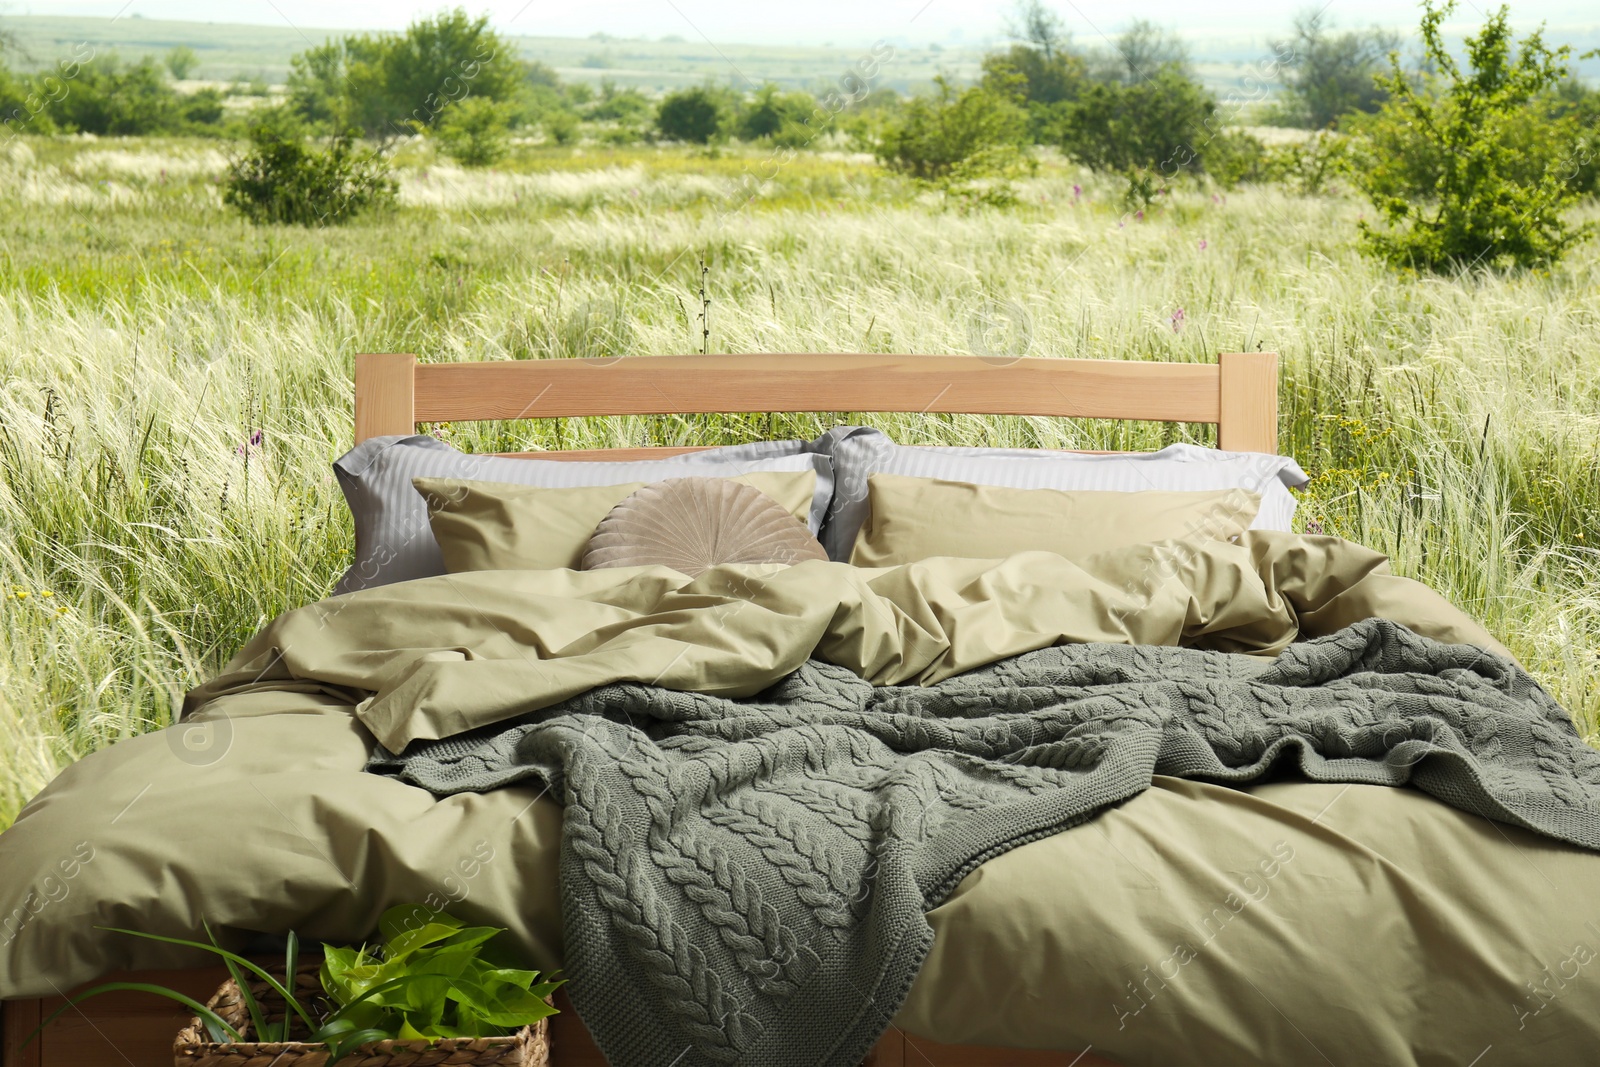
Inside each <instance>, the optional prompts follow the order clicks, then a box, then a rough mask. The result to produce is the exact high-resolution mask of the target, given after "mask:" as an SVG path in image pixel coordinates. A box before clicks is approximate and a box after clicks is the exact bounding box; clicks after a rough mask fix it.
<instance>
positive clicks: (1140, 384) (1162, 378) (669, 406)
mask: <svg viewBox="0 0 1600 1067" xmlns="http://www.w3.org/2000/svg"><path fill="white" fill-rule="evenodd" d="M1277 377H1278V362H1277V356H1276V355H1274V354H1272V353H1266V352H1241V353H1227V354H1223V355H1221V356H1219V357H1218V360H1217V362H1216V363H1159V362H1147V361H1132V360H1100V359H1056V358H1047V357H1036V356H1031V357H1022V358H1016V359H998V358H990V357H980V356H938V355H929V356H912V355H880V354H869V355H851V354H845V353H828V354H812V353H771V354H761V355H688V356H626V357H618V358H615V359H603V360H587V359H530V360H502V361H495V362H486V363H418V362H417V360H416V357H415V356H412V355H392V354H363V355H358V356H357V357H356V440H357V441H358V442H359V441H363V440H366V439H367V438H368V437H375V436H378V435H380V434H399V433H411V432H414V430H415V427H416V424H417V423H418V422H465V421H476V420H496V419H533V418H564V417H573V416H586V415H670V414H712V413H739V412H820V411H861V412H877V411H882V412H930V413H932V412H937V413H941V414H974V415H1043V416H1056V417H1065V418H1099V419H1137V420H1149V421H1158V422H1202V423H1215V424H1216V425H1217V427H1218V433H1217V439H1218V444H1219V447H1221V448H1224V449H1228V450H1230V451H1239V452H1276V451H1277V426H1278V392H1277Z"/></svg>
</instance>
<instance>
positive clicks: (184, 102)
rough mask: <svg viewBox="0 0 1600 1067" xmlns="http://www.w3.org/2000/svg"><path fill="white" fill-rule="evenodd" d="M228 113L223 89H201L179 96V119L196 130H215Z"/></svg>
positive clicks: (184, 124)
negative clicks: (224, 102) (224, 103)
mask: <svg viewBox="0 0 1600 1067" xmlns="http://www.w3.org/2000/svg"><path fill="white" fill-rule="evenodd" d="M226 114H227V109H226V108H225V107H224V105H223V96H222V92H221V90H218V89H210V88H207V89H200V90H197V91H195V92H192V93H189V94H188V95H187V96H180V97H178V120H179V122H180V123H181V124H182V125H183V126H185V127H188V128H189V129H191V130H193V131H195V132H203V131H215V130H216V127H218V126H221V125H222V120H223V117H224V116H225V115H226Z"/></svg>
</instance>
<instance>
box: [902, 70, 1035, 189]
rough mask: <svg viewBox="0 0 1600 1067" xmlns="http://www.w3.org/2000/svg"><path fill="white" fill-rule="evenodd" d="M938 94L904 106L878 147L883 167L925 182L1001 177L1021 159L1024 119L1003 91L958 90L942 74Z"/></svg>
mask: <svg viewBox="0 0 1600 1067" xmlns="http://www.w3.org/2000/svg"><path fill="white" fill-rule="evenodd" d="M934 81H935V83H936V84H937V86H938V93H937V95H935V96H933V97H931V98H929V97H918V98H916V99H914V100H912V101H911V102H910V103H908V104H907V105H906V107H905V109H904V111H903V113H902V114H901V115H900V118H899V121H897V122H894V123H892V124H891V125H890V126H889V127H888V128H887V129H886V130H885V131H884V133H883V139H882V140H881V141H880V142H879V144H878V146H877V156H878V160H879V162H881V163H882V164H883V165H884V166H885V167H887V168H889V169H890V170H893V171H898V172H900V173H902V174H907V175H910V176H911V177H913V178H920V179H922V180H924V181H937V180H940V179H945V178H950V177H951V176H952V175H954V176H956V177H957V178H958V180H964V181H971V180H973V179H975V178H978V177H1005V176H1007V174H1008V171H1009V170H1010V169H1011V168H1012V167H1013V166H1015V165H1016V164H1018V163H1019V162H1020V161H1021V159H1022V158H1023V156H1024V153H1023V148H1022V146H1023V144H1024V142H1025V141H1026V140H1027V117H1026V115H1025V114H1024V113H1023V111H1022V109H1021V108H1020V107H1018V106H1017V105H1016V103H1015V102H1014V101H1013V100H1012V99H1011V98H1010V97H1009V96H1007V95H1005V94H1004V93H1000V92H996V91H995V90H993V89H987V88H984V87H983V86H973V87H971V88H969V89H964V90H961V91H957V90H956V88H955V86H953V85H951V84H950V82H948V81H946V80H945V79H944V78H943V77H942V76H941V77H937V78H935V79H934Z"/></svg>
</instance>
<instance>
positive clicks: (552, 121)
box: [544, 111, 578, 144]
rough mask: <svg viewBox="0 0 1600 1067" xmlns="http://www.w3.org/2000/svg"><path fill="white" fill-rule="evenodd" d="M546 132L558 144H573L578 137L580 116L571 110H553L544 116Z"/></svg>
mask: <svg viewBox="0 0 1600 1067" xmlns="http://www.w3.org/2000/svg"><path fill="white" fill-rule="evenodd" d="M544 132H545V133H546V134H548V135H549V137H550V140H552V141H554V142H555V143H556V144H571V143H572V142H573V141H576V140H577V139H578V116H576V115H574V114H573V113H572V112H570V111H552V112H550V113H549V114H547V115H545V117H544Z"/></svg>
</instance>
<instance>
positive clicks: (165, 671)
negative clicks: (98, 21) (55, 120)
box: [0, 140, 1600, 826]
mask: <svg viewBox="0 0 1600 1067" xmlns="http://www.w3.org/2000/svg"><path fill="white" fill-rule="evenodd" d="M218 165H219V161H218V158H217V157H216V156H215V155H214V154H213V150H212V149H211V148H210V147H209V146H194V145H188V144H184V143H182V142H146V143H140V142H127V143H115V144H112V143H107V142H100V143H84V142H78V141H67V140H61V141H41V140H35V141H21V142H14V144H13V147H12V148H11V149H9V150H6V151H0V598H3V599H0V750H3V751H4V752H5V753H6V757H5V761H4V765H3V766H0V826H3V825H6V824H8V823H9V822H10V820H11V819H12V818H13V817H14V816H15V813H16V811H17V810H18V809H19V808H20V806H21V804H22V803H23V802H25V800H26V799H27V798H28V797H29V796H30V795H32V794H33V793H34V792H36V791H37V790H38V789H39V788H40V787H41V786H42V785H43V784H44V783H45V782H47V781H48V780H49V778H50V777H51V775H52V774H54V773H55V771H56V770H57V769H59V768H60V767H61V766H62V765H64V764H65V763H67V762H69V761H71V760H72V759H74V758H76V757H78V756H80V755H82V754H83V753H85V752H87V751H90V750H92V749H94V748H96V747H98V746H100V745H103V744H106V743H108V742H111V741H114V740H116V739H117V738H119V737H122V736H126V735H128V734H131V733H136V732H139V731H142V730H148V729H151V728H153V727H157V726H160V725H162V724H164V723H166V722H167V721H169V718H170V715H171V711H172V708H173V706H174V704H175V703H176V701H177V700H178V699H179V697H180V696H181V694H182V692H183V691H184V690H185V689H187V688H188V687H190V686H192V685H193V684H195V683H196V682H197V681H198V680H199V679H201V678H203V677H204V676H205V675H206V673H207V672H208V671H210V670H212V669H214V668H215V667H216V665H217V664H218V663H219V662H220V661H221V660H222V659H224V658H226V657H227V655H229V654H230V653H231V652H232V650H233V649H234V648H235V647H237V645H238V644H239V643H240V642H242V641H243V640H244V639H245V638H246V637H247V636H248V635H249V634H250V633H251V632H253V631H254V630H255V629H256V628H257V627H259V626H260V625H261V624H262V623H263V622H265V621H266V620H267V619H269V618H271V617H272V616H273V615H275V614H277V613H278V612H280V611H282V610H284V609H286V608H289V607H292V606H295V605H297V604H301V603H304V602H306V601H308V600H311V599H313V598H316V597H318V596H321V595H323V594H325V593H326V591H327V590H328V588H329V586H330V585H331V583H332V582H333V580H334V578H335V577H336V576H337V574H338V573H339V571H340V570H341V569H342V568H343V566H344V564H345V561H346V560H347V558H348V554H349V550H350V532H349V521H348V517H347V515H346V514H345V511H344V505H343V501H342V499H341V498H340V495H339V492H338V489H337V487H336V485H335V484H334V482H333V479H332V477H331V475H330V471H329V466H328V464H329V462H330V461H331V460H332V459H333V458H334V457H336V456H337V455H338V454H339V453H340V452H341V451H342V450H343V449H344V448H345V447H346V445H347V443H348V441H349V439H350V433H351V418H350V397H351V386H350V380H349V373H350V366H351V360H352V356H353V354H354V353H355V352H358V351H383V350H393V351H415V352H418V353H420V354H422V356H423V357H424V358H427V359H439V360H458V359H505V358H561V357H570V356H585V355H606V354H611V353H615V352H641V353H665V352H683V351H691V350H695V349H697V348H698V347H699V343H700V323H699V322H698V321H697V319H696V316H697V314H698V312H699V303H698V299H697V297H696V295H695V293H694V290H695V289H696V288H697V286H698V281H699V268H698V265H697V263H696V257H697V256H700V255H704V256H705V257H706V259H707V263H708V265H709V267H710V286H711V293H712V296H713V301H712V305H711V321H710V325H711V341H710V347H711V349H712V350H713V351H807V350H816V351H908V352H965V351H984V352H993V353H996V354H1001V355H1004V354H1023V353H1024V352H1025V353H1027V354H1031V355H1045V356H1051V355H1059V356H1067V355H1071V356H1088V357H1104V358H1136V359H1138V358H1156V359H1177V360H1209V359H1211V358H1214V355H1215V353H1217V352H1218V351H1226V350H1240V349H1256V348H1262V349H1266V350H1276V351H1278V352H1280V353H1282V355H1283V360H1284V363H1283V372H1284V377H1283V396H1282V400H1283V423H1282V435H1283V436H1282V440H1283V444H1284V448H1285V450H1286V451H1288V452H1290V453H1291V454H1293V455H1296V456H1297V457H1299V458H1300V460H1301V462H1302V463H1303V464H1304V465H1305V466H1306V468H1307V469H1308V470H1309V471H1310V472H1311V473H1312V474H1313V475H1315V480H1314V481H1313V483H1312V485H1311V487H1310V488H1309V490H1308V491H1307V492H1306V494H1305V495H1304V499H1303V506H1302V509H1301V512H1300V518H1301V521H1302V522H1304V523H1307V524H1313V523H1314V524H1317V526H1320V527H1321V528H1324V529H1327V530H1328V531H1329V532H1334V533H1340V534H1343V535H1345V536H1348V537H1351V538H1353V539H1356V540H1359V541H1362V542H1364V543H1367V544H1370V545H1373V546H1374V547H1377V548H1379V549H1382V550H1384V551H1387V552H1389V553H1390V554H1391V555H1392V556H1393V557H1394V560H1395V566H1396V568H1397V569H1398V570H1400V571H1401V572H1403V573H1407V574H1411V575H1414V576H1416V577H1418V578H1421V579H1423V580H1424V581H1427V582H1428V583H1430V584H1431V585H1433V586H1434V587H1436V588H1438V589H1439V590H1440V591H1442V592H1443V593H1445V594H1446V595H1448V596H1450V597H1451V598H1452V599H1454V600H1456V601H1457V602H1458V603H1460V604H1462V605H1463V606H1464V607H1466V608H1468V609H1469V610H1471V611H1473V612H1474V613H1476V614H1478V615H1479V616H1481V617H1482V618H1484V619H1485V620H1486V621H1487V623H1488V625H1489V626H1490V628H1491V629H1492V630H1494V631H1495V632H1496V633H1497V634H1498V635H1499V636H1500V637H1501V638H1502V639H1503V640H1505V641H1506V643H1507V644H1508V645H1510V646H1511V647H1512V649H1513V650H1514V651H1515V652H1516V653H1517V654H1518V656H1519V657H1521V658H1522V660H1523V662H1524V663H1526V664H1527V665H1528V666H1529V667H1530V668H1531V669H1532V670H1533V671H1534V672H1535V673H1536V674H1537V675H1538V676H1539V677H1540V678H1541V679H1542V680H1543V681H1544V682H1545V684H1546V685H1547V686H1548V687H1549V688H1550V689H1551V691H1552V692H1553V693H1554V694H1555V695H1556V697H1557V698H1558V699H1560V700H1562V701H1563V702H1564V703H1565V704H1566V706H1567V707H1568V708H1569V709H1570V710H1571V711H1572V713H1573V714H1574V716H1575V718H1576V719H1577V721H1578V722H1579V724H1580V727H1581V728H1582V729H1583V730H1584V731H1585V732H1586V733H1588V734H1593V732H1594V731H1595V729H1596V727H1597V724H1600V697H1597V696H1596V692H1597V689H1600V686H1597V682H1600V664H1597V662H1596V656H1597V653H1600V595H1597V594H1596V593H1594V592H1592V591H1591V590H1594V589H1597V588H1600V585H1597V583H1596V579H1597V578H1600V560H1597V558H1596V555H1595V549H1594V548H1593V547H1591V542H1593V541H1594V540H1595V539H1596V538H1600V525H1597V523H1596V521H1595V520H1596V519H1597V518H1600V481H1597V480H1600V473H1597V470H1600V464H1597V462H1596V460H1597V458H1600V330H1597V327H1600V270H1597V264H1600V256H1597V252H1596V249H1595V247H1594V246H1592V245H1591V246H1589V247H1587V248H1585V249H1582V250H1580V252H1579V253H1578V255H1577V256H1575V257H1574V258H1573V259H1572V260H1570V261H1569V263H1568V264H1567V265H1566V266H1565V267H1563V268H1562V269H1561V270H1559V271H1557V272H1555V273H1552V274H1548V275H1546V274H1517V275H1508V276H1494V275H1489V276H1475V277H1470V278H1459V279H1435V278H1419V277H1396V276H1394V275H1391V274H1389V273H1387V272H1385V271H1384V270H1383V269H1382V268H1380V267H1377V266H1374V265H1373V264H1371V263H1369V262H1367V261H1364V260H1362V259H1361V258H1359V257H1358V256H1357V255H1356V254H1355V253H1354V251H1353V249H1352V242H1351V238H1352V237H1353V233H1354V224H1355V220H1356V217H1357V216H1358V214H1359V213H1360V212H1361V210H1362V207H1361V205H1360V204H1359V203H1357V202H1354V201H1351V200H1347V199H1343V198H1341V197H1339V196H1331V197H1326V198H1321V199H1302V198H1296V197H1291V196H1287V195H1284V194H1282V193H1279V192H1276V191H1272V190H1253V191H1244V192H1239V193H1235V194H1229V195H1227V196H1226V197H1223V196H1221V195H1218V194H1214V193H1212V192H1210V191H1206V190H1190V191H1180V192H1178V193H1176V194H1174V195H1173V196H1172V197H1171V198H1170V200H1168V201H1166V202H1164V203H1162V204H1161V205H1160V206H1159V207H1158V208H1157V209H1155V210H1153V211H1152V212H1151V213H1150V214H1149V215H1148V217H1146V218H1144V219H1135V218H1127V217H1124V216H1123V215H1122V214H1121V211H1120V206H1119V203H1118V200H1117V195H1116V194H1117V190H1116V189H1114V188H1112V187H1110V186H1109V185H1106V186H1102V185H1099V184H1097V183H1096V182H1095V181H1094V180H1093V179H1091V178H1090V177H1088V176H1086V175H1083V174H1081V173H1078V172H1076V171H1073V170H1070V169H1067V168H1065V167H1062V166H1059V165H1050V166H1047V167H1046V168H1045V169H1044V171H1043V172H1042V174H1041V176H1040V177H1039V178H1037V179H1035V180H1031V181H1029V182H1028V183H1026V185H1025V187H1024V191H1023V197H1022V204H1021V206H1020V207H1018V208H1015V209H1012V210H1010V211H1008V212H1005V213H997V212H993V211H980V212H977V213H970V214H969V213H963V212H960V211H955V210H948V209H946V208H945V207H944V206H943V205H941V204H940V203H939V202H938V201H937V200H935V199H932V198H929V197H928V196H926V195H925V194H921V193H919V192H918V191H917V190H916V189H914V188H912V187H910V186H908V185H906V184H904V183H902V182H899V181H898V180H895V179H891V178H887V177H885V176H884V175H882V174H881V173H880V172H878V171H877V170H876V169H875V168H873V167H872V166H871V164H870V163H869V162H868V161H865V160H863V159H860V158H857V157H849V156H843V155H835V156H829V157H819V156H803V157H801V158H800V159H799V160H798V161H796V162H795V163H794V164H792V165H791V166H789V167H787V168H783V169H781V170H779V172H778V173H777V176H776V177H775V178H774V179H772V180H771V181H768V182H766V183H765V184H764V185H762V186H761V187H759V188H758V189H756V190H755V194H756V195H754V196H753V197H750V192H751V191H750V189H748V188H746V187H745V186H744V185H742V184H741V178H740V170H741V168H744V167H746V166H749V167H750V168H752V169H754V170H756V171H758V172H760V173H766V169H765V167H764V166H763V160H762V158H761V157H759V156H749V155H740V154H738V153H727V154H724V155H723V156H722V157H721V158H717V159H708V158H705V157H703V156H696V155H690V154H686V153H676V152H663V151H657V150H654V149H632V150H617V151H615V152H603V151H596V150H593V149H590V150H586V151H585V152H584V153H583V154H581V155H574V154H573V152H572V151H571V150H559V151H549V152H535V151H528V152H525V153H524V155H523V156H522V157H520V158H519V159H517V160H514V161H512V163H511V164H510V165H509V166H508V167H506V168H503V169H502V170H500V171H497V172H469V171H461V170H459V169H456V168H454V167H449V166H441V165H440V164H439V163H438V161H437V160H434V159H432V158H430V157H429V156H427V155H426V153H416V152H412V153H411V154H410V156H409V157H408V158H407V159H406V161H405V165H404V167H403V170H402V189H401V205H402V206H401V207H400V209H399V210H398V211H397V212H396V213H395V214H393V215H391V216H388V217H384V218H375V219H372V220H370V221H363V222H360V223H358V224H356V225H353V226H351V227H348V228H344V229H339V230H333V231H321V232H315V231H301V230H293V229H274V228H268V229H253V228H250V227H247V226H246V225H245V224H243V223H241V222H239V221H238V220H236V219H235V218H233V217H232V216H231V215H229V214H228V213H226V212H225V211H224V209H223V208H222V206H221V204H220V198H219V197H218V195H217V186H216V184H215V181H214V178H215V176H216V168H217V166H218ZM1075 186H1077V187H1081V190H1079V191H1075ZM747 197H750V198H749V199H748V202H746V198H747ZM741 205H742V206H741ZM1588 213H1589V214H1590V215H1594V214H1596V212H1595V211H1593V210H1592V209H1591V210H1589V212H1588ZM1180 309H1181V311H1182V314H1181V315H1179V314H1177V313H1178V312H1179V310H1180ZM874 421H876V422H877V423H878V424H880V425H883V426H884V427H885V428H886V429H889V430H890V431H891V432H893V433H895V434H896V435H897V436H898V437H899V438H900V439H901V440H905V441H920V442H986V443H995V444H1020V445H1047V446H1060V447H1090V448H1093V447H1112V448H1147V447H1158V446H1159V445H1160V444H1162V443H1163V442H1166V441H1170V440H1174V439H1178V438H1184V439H1191V440H1196V441H1200V442H1203V443H1209V442H1210V440H1211V437H1210V430H1209V429H1208V428H1205V427H1197V426H1177V427H1173V426H1159V425H1149V424H1106V423H1065V422H1057V421H1052V420H1043V419H986V418H975V417H960V416H927V417H914V416H894V417H880V418H877V419H875V420H874ZM828 422H829V418H828V417H826V416H818V417H811V416H805V417H797V416H778V417H766V416H750V417H739V416H733V417H706V418H657V419H618V420H599V419H594V420H557V421H553V422H549V423H539V424H533V423H519V424H513V425H509V426H458V427H450V428H447V429H444V430H442V431H441V432H443V433H444V434H446V435H447V436H450V437H452V438H453V439H454V440H456V442H457V443H458V444H460V445H462V446H463V447H466V448H489V447H496V448H509V447H512V446H514V445H515V446H521V447H532V448H539V447H576V446H580V445H608V444H622V443H638V442H641V441H644V442H651V443H668V442H679V441H694V442H701V443H716V442H720V441H731V440H746V439H751V438H755V437H760V436H767V435H782V436H789V435H808V434H811V433H814V432H816V431H817V430H818V429H820V428H821V427H823V426H825V425H827V424H828ZM257 431H259V432H260V436H259V438H256V437H255V435H256V434H257Z"/></svg>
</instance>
